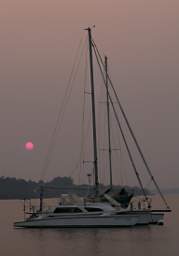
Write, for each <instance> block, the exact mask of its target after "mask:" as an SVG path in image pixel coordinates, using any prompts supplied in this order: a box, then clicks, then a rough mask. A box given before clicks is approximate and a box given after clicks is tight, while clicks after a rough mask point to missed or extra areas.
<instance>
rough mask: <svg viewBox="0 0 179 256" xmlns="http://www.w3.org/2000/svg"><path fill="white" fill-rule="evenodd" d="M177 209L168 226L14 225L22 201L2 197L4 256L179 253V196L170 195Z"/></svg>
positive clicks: (1, 247)
mask: <svg viewBox="0 0 179 256" xmlns="http://www.w3.org/2000/svg"><path fill="white" fill-rule="evenodd" d="M168 201H169V203H170V206H171V207H172V209H173V212H172V213H171V214H168V216H167V217H166V218H165V225H164V226H152V227H138V228H122V229H76V230H75V229H68V230H65V229H55V230H53V229H51V230H50V229H48V230H45V229H43V230H41V229H33V230H28V229H14V228H13V221H14V220H19V218H20V217H21V216H22V213H21V210H22V202H20V201H0V209H1V218H0V255H2V256H8V255H13V256H19V255H23V256H24V255H25V256H32V255H35V256H47V255H48V256H51V255H53V256H56V255H60V256H64V255H65V256H67V255H77V256H82V255H83V256H84V255H85V256H101V255H105V256H107V255H113V256H115V255H125V256H130V255H132V256H139V255H141V256H143V255H145V256H149V255H150V256H151V255H157V256H165V255H166V256H169V255H171V256H175V255H176V256H178V255H179V196H169V197H168Z"/></svg>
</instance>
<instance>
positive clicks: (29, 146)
mask: <svg viewBox="0 0 179 256" xmlns="http://www.w3.org/2000/svg"><path fill="white" fill-rule="evenodd" d="M25 149H26V150H28V151H32V150H33V149H34V143H33V142H32V141H27V142H26V143H25Z"/></svg>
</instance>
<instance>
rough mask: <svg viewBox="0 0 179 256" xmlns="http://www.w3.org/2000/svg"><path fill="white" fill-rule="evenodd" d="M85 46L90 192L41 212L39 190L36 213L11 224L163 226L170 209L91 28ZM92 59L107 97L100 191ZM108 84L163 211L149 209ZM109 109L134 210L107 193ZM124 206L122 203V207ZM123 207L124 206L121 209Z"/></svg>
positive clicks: (126, 199) (128, 200) (125, 198)
mask: <svg viewBox="0 0 179 256" xmlns="http://www.w3.org/2000/svg"><path fill="white" fill-rule="evenodd" d="M86 30H87V33H88V44H89V63H90V65H89V69H90V70H89V71H90V84H91V106H92V134H93V159H94V160H93V163H94V180H95V182H94V183H95V184H94V193H93V195H91V196H90V195H89V196H87V197H83V198H81V199H80V200H74V198H73V196H71V197H70V200H64V198H63V200H62V199H60V201H59V203H58V204H57V206H55V207H53V209H51V210H45V209H44V206H43V189H42V190H41V193H40V207H39V208H38V209H37V210H36V211H30V212H25V213H27V214H29V216H28V217H27V218H25V219H24V220H23V221H18V222H15V223H14V226H15V227H21V228H67V227H70V228H77V227H80V228H81V227H83V228H89V227H132V226H136V225H149V224H163V219H164V214H165V212H170V211H171V210H170V207H169V206H168V204H167V201H166V199H165V197H164V196H163V194H162V192H161V190H160V188H159V186H158V184H157V182H156V181H155V178H154V177H153V175H152V172H151V170H150V168H149V166H148V164H147V161H146V159H145V157H144V155H143V153H142V150H141V148H140V146H139V144H138V141H137V139H136V137H135V135H134V132H133V130H132V128H131V126H130V123H129V121H128V119H127V116H126V114H125V111H124V109H123V107H122V105H121V103H120V100H119V97H118V95H117V93H116V91H115V89H114V86H113V83H112V81H111V78H110V76H109V74H108V70H107V57H106V58H105V61H103V59H102V57H101V55H100V52H99V50H98V48H97V46H96V44H95V42H94V39H93V37H92V30H91V28H87V29H86ZM93 56H95V57H96V60H97V63H98V65H99V68H100V71H101V75H102V78H103V81H104V84H105V88H106V95H107V114H108V115H107V116H108V144H109V172H110V188H109V189H108V190H106V191H104V192H101V191H100V186H99V177H98V176H99V175H98V153H97V152H98V147H97V132H96V109H95V86H94V73H93ZM109 85H110V88H111V90H112V91H113V93H114V96H115V100H116V102H117V104H118V106H119V109H120V111H121V113H122V116H123V118H124V120H125V122H126V125H127V127H128V130H129V132H130V135H131V136H132V139H133V141H134V143H135V145H136V148H137V150H138V152H139V154H140V157H141V159H142V161H143V163H144V166H145V168H146V170H147V172H148V174H149V176H150V178H151V181H152V182H153V183H154V185H155V187H156V189H157V191H158V193H159V195H160V197H161V199H162V200H163V202H164V205H165V209H153V208H152V205H151V200H150V197H149V196H148V195H147V193H146V190H145V189H144V186H143V183H142V180H141V178H140V175H139V173H138V170H137V168H136V165H135V162H134V159H133V156H132V153H131V150H130V148H129V145H128V143H127V140H126V138H125V134H124V132H123V129H122V126H121V123H120V120H119V116H118V112H117V111H116V108H115V106H114V103H113V100H112V97H111V94H110V92H109ZM109 106H111V108H112V110H113V112H114V116H115V119H116V121H117V125H118V128H119V131H120V133H121V135H122V138H123V141H124V145H125V147H126V151H127V153H128V156H129V160H130V162H131V166H132V167H133V170H134V173H135V175H136V177H137V180H138V183H139V185H140V188H141V191H142V193H143V199H142V200H143V202H144V204H143V205H142V204H141V202H140V201H139V203H140V204H138V207H137V208H136V207H135V208H133V206H132V203H131V198H132V196H129V195H128V193H127V192H126V191H125V189H123V190H122V191H123V192H122V193H120V194H119V198H118V199H115V198H114V197H113V196H111V195H110V194H109V192H110V191H111V190H112V187H113V185H112V162H111V138H110V120H109V119H110V118H109ZM124 203H125V204H124ZM124 205H125V206H124Z"/></svg>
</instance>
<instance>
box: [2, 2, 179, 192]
mask: <svg viewBox="0 0 179 256" xmlns="http://www.w3.org/2000/svg"><path fill="white" fill-rule="evenodd" d="M93 24H95V25H96V28H95V31H94V38H95V39H96V42H97V44H98V45H99V46H100V47H101V48H102V51H103V52H105V53H106V54H107V55H108V57H109V62H110V71H111V75H112V77H113V82H114V84H115V86H116V88H117V89H119V88H120V98H121V101H122V103H123V106H124V108H125V110H126V113H127V115H128V117H129V119H130V121H131V124H132V126H133V128H134V131H135V134H136V135H137V138H138V140H139V142H140V144H141V146H142V148H143V150H144V153H145V155H146V158H147V159H148V161H149V163H150V166H151V167H152V170H153V173H154V176H155V177H156V178H157V180H158V181H159V183H160V184H161V186H162V187H172V186H179V155H178V153H179V150H178V149H179V140H178V138H179V136H178V132H179V115H178V110H179V87H178V86H179V85H178V83H179V70H178V67H179V51H178V46H179V26H178V24H179V2H178V1H177V0H170V1H169V0H155V1H154V0H150V1H146V0H135V1H134V0H121V1H119V0H111V1H106V0H103V1H102V0H91V1H86V0H75V1H72V0H71V1H69V0H60V1H57V0H43V1H42V0H31V1H29V0H2V1H1V5H0V35H1V36H0V38H1V39H0V56H1V57H0V124H1V126H0V142H1V143H0V144H1V146H0V175H1V176H16V177H23V178H27V179H29V178H30V179H40V178H41V176H42V165H43V163H44V158H45V154H46V151H47V146H48V143H49V138H50V135H51V132H52V130H53V128H54V125H55V120H56V116H57V112H58V105H60V101H61V100H62V99H63V95H64V91H65V86H66V84H67V80H68V76H69V73H70V71H71V67H72V63H73V59H74V55H75V51H76V48H77V46H78V44H79V42H80V39H81V38H84V37H85V36H86V34H85V31H84V30H83V29H84V28H85V27H87V26H89V25H93ZM81 95H82V94H81ZM81 95H80V94H79V96H78V94H77V93H74V95H73V97H72V98H73V100H72V104H71V108H69V109H68V111H67V117H66V119H65V123H64V126H63V129H62V132H61V134H59V137H58V141H57V142H58V143H57V145H56V147H55V153H54V157H53V159H52V163H51V165H50V168H49V170H48V172H47V174H46V178H48V179H50V178H53V177H54V176H57V175H59V176H60V175H61V176H63V175H66V176H68V175H69V174H70V173H71V172H72V170H73V169H74V166H75V164H76V163H77V161H78V158H79V152H80V145H79V144H80V143H79V120H80V119H79V116H76V114H75V113H77V112H78V110H79V101H80V99H81ZM28 140H32V141H33V142H34V143H35V150H34V151H33V152H27V151H25V150H24V143H25V142H26V141H28ZM78 176H79V173H78V171H75V174H74V177H75V179H76V181H78ZM115 177H116V183H119V182H120V181H119V180H118V178H119V174H118V173H117V169H116V170H115ZM83 181H84V180H83Z"/></svg>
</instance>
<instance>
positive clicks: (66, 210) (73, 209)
mask: <svg viewBox="0 0 179 256" xmlns="http://www.w3.org/2000/svg"><path fill="white" fill-rule="evenodd" d="M74 212H81V209H79V208H77V207H71V208H70V207H66V208H65V207H63V208H56V209H55V210H54V213H74Z"/></svg>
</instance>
